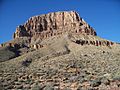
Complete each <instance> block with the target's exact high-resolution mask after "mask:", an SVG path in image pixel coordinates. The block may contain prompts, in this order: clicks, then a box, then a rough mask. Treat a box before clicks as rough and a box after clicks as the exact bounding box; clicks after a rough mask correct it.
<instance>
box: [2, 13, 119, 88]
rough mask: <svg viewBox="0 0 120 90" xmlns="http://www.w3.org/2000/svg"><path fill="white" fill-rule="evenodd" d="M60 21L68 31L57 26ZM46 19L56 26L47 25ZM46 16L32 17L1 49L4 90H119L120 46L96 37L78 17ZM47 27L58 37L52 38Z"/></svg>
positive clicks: (72, 14) (68, 15) (71, 15)
mask: <svg viewBox="0 0 120 90" xmlns="http://www.w3.org/2000/svg"><path fill="white" fill-rule="evenodd" d="M66 13H67V14H66ZM64 14H65V15H64ZM49 15H50V16H49ZM54 15H55V16H54ZM61 15H62V16H65V17H64V19H62V20H63V21H64V24H65V22H66V27H65V26H64V25H63V24H62V21H61V20H58V19H59V17H61ZM75 15H76V16H75ZM48 16H49V17H50V20H51V19H52V18H53V20H51V23H49V24H47V25H46V23H45V22H49V19H46V18H48ZM48 16H47V14H46V15H42V16H38V17H33V18H32V19H30V20H33V21H28V22H27V23H26V24H25V25H23V26H20V27H18V28H17V31H16V32H15V34H14V39H13V40H12V41H9V42H6V43H3V44H1V47H0V90H11V89H13V90H24V89H25V90H120V44H117V43H115V42H112V41H109V40H106V39H102V38H100V37H98V36H97V35H96V32H95V30H93V29H92V28H91V27H90V26H88V24H87V23H85V21H84V22H83V20H82V21H81V19H80V18H79V17H78V14H77V13H75V12H74V13H73V12H72V13H71V12H70V13H69V12H64V13H63V12H60V13H59V12H57V13H54V14H53V13H52V14H48ZM55 17H56V18H57V19H55ZM67 17H69V18H67ZM71 17H72V18H71ZM66 18H67V19H66ZM34 19H35V21H34ZM37 19H38V21H39V22H40V23H37ZM39 19H40V20H39ZM44 19H46V20H45V22H44ZM54 19H55V20H58V21H56V22H55V21H54ZM72 19H73V21H72ZM52 21H53V22H52ZM67 21H70V23H68V22H67ZM34 22H36V23H35V24H34ZM73 22H74V23H76V24H75V25H74V26H73V27H71V30H70V28H68V27H69V24H71V23H73ZM31 23H32V24H31ZM54 23H56V27H55V28H54ZM58 23H61V24H58ZM81 23H82V24H81ZM37 24H41V25H42V28H39V29H37V26H36V25H37ZM79 24H80V26H79ZM30 25H31V26H30ZM41 25H40V26H41ZM45 25H46V26H45ZM49 25H50V28H51V31H52V30H53V31H54V33H56V34H55V35H51V33H50V35H49V34H48V32H47V30H48V28H49ZM81 25H84V26H85V27H83V29H82V31H83V32H82V33H81ZM28 26H30V27H31V30H28ZM34 26H35V27H36V28H35V30H33V27H34ZM61 26H62V27H63V28H62V29H60V28H61ZM64 27H65V28H64ZM44 29H47V30H45V31H44ZM54 29H56V31H55V30H54ZM22 30H23V31H22ZM37 30H40V32H39V34H41V33H42V34H43V37H42V36H41V35H40V36H37V35H36V34H35V31H37ZM59 30H61V32H62V33H60V32H59ZM62 30H63V31H62ZM79 30H80V31H79ZM86 30H87V32H86ZM48 31H49V30H48ZM74 31H75V32H74ZM43 32H44V33H43ZM37 34H38V31H37ZM41 37H42V38H41ZM8 47H9V48H8ZM16 54H17V55H16Z"/></svg>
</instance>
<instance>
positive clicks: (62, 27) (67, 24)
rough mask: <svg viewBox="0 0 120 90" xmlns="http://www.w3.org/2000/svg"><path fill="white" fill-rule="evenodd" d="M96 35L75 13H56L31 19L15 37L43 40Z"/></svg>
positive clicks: (17, 29)
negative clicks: (77, 35) (66, 34)
mask: <svg viewBox="0 0 120 90" xmlns="http://www.w3.org/2000/svg"><path fill="white" fill-rule="evenodd" d="M66 32H68V33H77V34H83V33H84V34H89V35H96V32H95V30H94V29H93V28H92V27H90V25H88V24H87V23H86V22H85V21H84V20H83V19H82V18H81V17H80V16H79V15H78V13H77V12H75V11H69V12H55V13H49V14H45V15H40V16H34V17H31V18H30V19H29V20H28V21H27V22H26V23H25V24H23V25H20V26H18V27H17V28H16V32H15V33H14V35H13V37H14V39H15V38H19V37H40V38H41V39H44V38H47V37H51V36H54V35H59V34H63V33H66Z"/></svg>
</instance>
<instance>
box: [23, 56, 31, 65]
mask: <svg viewBox="0 0 120 90" xmlns="http://www.w3.org/2000/svg"><path fill="white" fill-rule="evenodd" d="M31 62H32V59H31V58H27V59H25V60H24V61H22V65H23V66H25V67H28V66H29V65H30V63H31Z"/></svg>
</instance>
